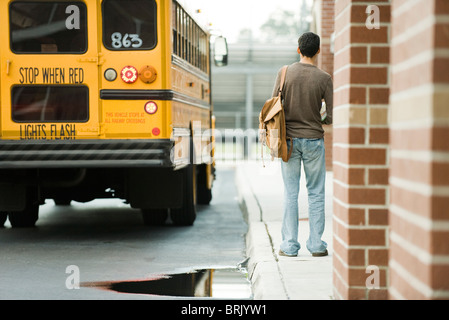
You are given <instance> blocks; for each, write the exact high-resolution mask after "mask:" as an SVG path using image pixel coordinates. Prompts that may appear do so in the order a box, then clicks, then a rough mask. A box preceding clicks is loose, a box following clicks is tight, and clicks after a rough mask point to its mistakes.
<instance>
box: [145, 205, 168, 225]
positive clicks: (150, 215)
mask: <svg viewBox="0 0 449 320" xmlns="http://www.w3.org/2000/svg"><path fill="white" fill-rule="evenodd" d="M141 211H142V219H143V223H144V224H145V225H146V226H163V225H164V224H165V221H167V218H168V209H141Z"/></svg>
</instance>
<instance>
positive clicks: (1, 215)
mask: <svg viewBox="0 0 449 320" xmlns="http://www.w3.org/2000/svg"><path fill="white" fill-rule="evenodd" d="M6 218H8V212H0V228H2V227H4V225H5V222H6Z"/></svg>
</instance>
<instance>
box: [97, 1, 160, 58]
mask: <svg viewBox="0 0 449 320" xmlns="http://www.w3.org/2000/svg"><path fill="white" fill-rule="evenodd" d="M102 8H103V44H104V46H105V47H106V48H107V49H109V50H122V51H124V50H151V49H154V48H155V47H156V45H157V10H156V1H155V0H104V1H103V7H102Z"/></svg>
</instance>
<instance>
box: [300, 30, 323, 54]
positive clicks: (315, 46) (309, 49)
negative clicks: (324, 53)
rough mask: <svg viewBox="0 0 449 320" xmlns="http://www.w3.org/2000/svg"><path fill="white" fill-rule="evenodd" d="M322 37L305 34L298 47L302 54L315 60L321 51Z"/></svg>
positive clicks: (310, 33) (309, 33)
mask: <svg viewBox="0 0 449 320" xmlns="http://www.w3.org/2000/svg"><path fill="white" fill-rule="evenodd" d="M320 44H321V40H320V37H319V36H318V35H317V34H315V33H313V32H306V33H304V34H303V35H302V36H301V37H300V38H299V40H298V47H299V50H301V54H302V55H303V56H305V57H308V58H313V57H314V56H315V55H316V54H317V53H318V50H319V49H320Z"/></svg>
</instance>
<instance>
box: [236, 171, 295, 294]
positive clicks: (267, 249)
mask: <svg viewBox="0 0 449 320" xmlns="http://www.w3.org/2000/svg"><path fill="white" fill-rule="evenodd" d="M235 180H236V185H237V192H238V197H239V199H238V200H239V203H240V207H241V210H242V212H243V216H244V219H245V221H246V222H247V223H248V233H247V234H246V255H247V257H248V258H249V260H248V277H249V279H250V281H251V286H252V290H253V296H254V299H255V300H286V299H288V295H287V291H286V289H285V285H284V281H283V278H282V274H281V272H280V269H279V264H278V261H277V258H276V255H275V253H274V251H273V250H274V248H273V245H272V241H271V237H270V234H269V232H268V229H267V225H266V224H265V223H264V222H263V221H262V212H261V208H260V206H259V204H258V201H257V198H256V197H255V195H254V193H253V192H252V190H251V186H250V185H248V179H245V173H244V171H243V170H242V168H241V167H240V166H236V175H235Z"/></svg>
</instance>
